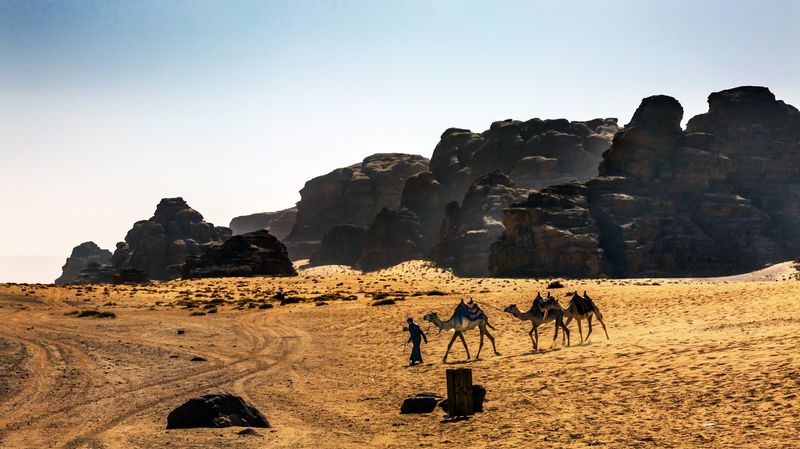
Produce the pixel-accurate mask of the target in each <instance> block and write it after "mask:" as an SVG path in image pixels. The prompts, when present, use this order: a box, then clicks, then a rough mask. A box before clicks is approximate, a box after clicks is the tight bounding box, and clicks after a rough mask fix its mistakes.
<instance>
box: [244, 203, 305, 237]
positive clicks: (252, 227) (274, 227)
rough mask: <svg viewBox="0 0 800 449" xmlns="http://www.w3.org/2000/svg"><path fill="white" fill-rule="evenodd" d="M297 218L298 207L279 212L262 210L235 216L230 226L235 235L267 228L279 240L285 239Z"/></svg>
mask: <svg viewBox="0 0 800 449" xmlns="http://www.w3.org/2000/svg"><path fill="white" fill-rule="evenodd" d="M296 218H297V208H296V207H292V208H289V209H284V210H280V211H277V212H260V213H257V214H250V215H243V216H240V217H234V218H233V220H231V225H230V228H231V231H233V235H241V234H247V233H248V232H253V231H259V230H261V229H266V230H267V231H269V233H270V234H272V235H273V236H275V238H277V239H278V240H284V239H285V238H286V237H287V236H288V235H289V233H290V232H292V227H294V223H295V219H296Z"/></svg>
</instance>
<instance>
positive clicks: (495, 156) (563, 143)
mask: <svg viewBox="0 0 800 449" xmlns="http://www.w3.org/2000/svg"><path fill="white" fill-rule="evenodd" d="M617 130H618V127H617V120H616V119H614V118H609V119H595V120H591V121H587V122H569V121H567V120H565V119H558V120H541V119H531V120H528V121H525V122H522V121H519V120H504V121H499V122H495V123H492V125H491V127H490V128H489V129H488V130H487V131H484V132H483V133H474V132H472V131H470V130H467V129H460V128H450V129H448V130H446V131H445V132H444V133H443V134H442V136H441V140H440V141H439V144H438V145H436V148H435V149H434V151H433V156H432V157H431V163H430V171H429V172H427V173H420V174H418V175H416V176H414V177H412V178H410V179H409V180H408V181H407V182H406V186H405V188H404V191H403V198H402V202H401V207H403V208H407V209H409V210H411V211H412V212H414V213H416V214H417V215H418V216H419V219H420V223H421V224H422V227H423V232H424V235H425V238H426V243H427V244H428V245H429V246H433V245H434V244H435V243H437V234H438V232H439V230H440V225H441V222H442V219H443V218H444V209H445V206H446V205H447V204H448V203H449V202H450V201H461V200H463V199H464V196H465V195H466V194H467V191H468V190H469V189H470V186H471V185H472V183H473V182H475V180H476V179H478V178H480V177H481V176H485V175H487V174H489V173H491V172H493V171H500V172H503V173H505V174H506V175H507V176H508V177H509V178H511V179H512V180H513V182H514V185H515V186H516V188H522V189H532V188H542V187H546V186H550V185H554V184H558V183H561V182H567V181H573V180H583V179H588V178H591V177H593V176H595V175H597V168H598V165H599V163H600V161H601V155H602V153H603V152H604V151H606V150H607V149H608V148H609V147H610V146H611V137H612V136H613V134H614V133H615V132H616V131H617ZM486 252H487V253H488V247H487V248H486Z"/></svg>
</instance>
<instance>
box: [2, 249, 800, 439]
mask: <svg viewBox="0 0 800 449" xmlns="http://www.w3.org/2000/svg"><path fill="white" fill-rule="evenodd" d="M774 271H777V273H776V272H774ZM765 276H766V277H765ZM565 284H566V288H563V289H557V290H553V292H554V294H555V295H557V297H559V298H560V299H561V300H562V303H563V304H565V305H566V303H567V297H566V295H567V292H568V291H569V290H574V289H577V290H580V291H583V290H588V292H589V293H590V294H591V295H592V296H593V297H594V298H595V300H596V302H597V303H598V305H599V306H600V308H601V309H602V310H603V313H604V316H605V321H606V323H607V325H608V332H609V334H610V337H611V338H610V340H606V338H605V336H604V335H603V333H602V330H601V329H600V328H599V327H596V328H595V332H594V333H593V334H592V337H591V340H590V342H589V343H587V344H583V345H581V344H579V337H578V332H577V327H576V326H575V324H574V323H573V324H571V325H570V329H571V331H572V338H571V341H572V346H571V347H562V346H561V345H560V344H556V346H555V347H552V346H551V341H552V324H550V325H545V326H543V327H542V328H541V332H540V334H541V347H542V348H543V349H542V350H540V351H538V352H533V351H532V349H531V343H530V340H529V339H528V336H527V332H528V330H529V328H530V324H528V323H523V322H521V321H518V320H516V319H515V318H513V317H512V316H510V315H507V314H505V313H502V312H500V311H499V310H498V309H501V308H503V307H505V306H506V305H508V304H512V303H516V304H519V305H520V308H521V309H523V310H524V309H527V307H528V306H529V304H530V300H531V298H532V295H534V294H535V292H536V291H537V290H538V291H542V292H544V291H545V290H546V285H547V281H545V280H505V279H483V280H481V279H457V278H453V277H452V276H451V275H450V274H449V273H446V272H442V271H439V270H433V269H429V268H426V267H425V266H424V264H422V263H418V262H413V263H407V264H403V265H401V266H398V267H395V268H392V269H388V270H384V271H382V272H377V273H372V274H368V275H365V274H360V273H357V272H354V271H352V270H349V269H345V268H336V267H329V268H315V269H309V270H305V271H303V272H302V273H301V276H299V277H296V278H283V279H269V278H254V279H225V280H200V281H191V282H183V281H175V282H170V283H164V284H155V285H152V286H146V287H141V286H140V287H138V288H136V287H130V286H124V287H115V286H91V287H78V286H74V287H53V286H36V285H34V286H30V285H27V286H23V285H3V286H0V447H3V448H14V447H30V448H45V447H65V448H79V447H89V448H132V447H137V448H138V447H141V448H154V447H166V448H170V447H172V448H187V447H197V448H207V447H226V448H227V447H230V448H234V447H237V448H238V447H244V448H257V447H291V448H304V447H307V448H316V447H331V448H333V447H391V448H407V447H443V446H449V447H452V446H458V447H475V448H482V447H489V446H491V447H493V448H516V447H583V446H603V447H654V448H656V447H658V448H662V447H664V448H668V447H704V448H717V447H719V448H722V447H758V448H796V447H798V445H799V444H800V443H799V442H798V441H799V440H798V439H799V438H800V436H799V434H798V432H800V398H798V392H800V343H799V342H798V336H800V282H798V280H797V278H796V274H795V272H794V271H793V270H792V268H791V266H790V265H788V264H787V265H786V266H784V267H782V268H780V269H777V268H773V269H772V271H769V273H768V274H766V275H765V274H763V273H762V274H753V275H750V276H744V277H742V276H739V277H733V278H721V279H692V280H626V281H620V280H587V281H566V282H565ZM278 291H283V292H284V294H285V295H286V296H289V297H297V298H302V299H303V301H302V302H300V303H297V304H288V305H283V306H281V305H279V304H278V301H277V300H275V299H271V296H273V295H274V294H275V293H277V292H278ZM432 291H438V292H441V293H444V295H436V296H429V295H428V293H430V292H432ZM383 292H388V293H390V297H391V298H398V299H400V298H402V299H401V300H398V301H397V303H396V304H394V305H386V306H379V307H375V306H371V304H372V303H373V302H374V300H373V299H372V297H373V296H374V294H376V293H383ZM335 293H338V294H341V295H342V296H348V295H355V296H356V298H357V299H355V300H341V299H334V298H330V297H329V298H323V301H324V302H325V303H327V304H325V305H317V304H316V303H317V302H318V301H314V300H313V299H311V298H314V297H318V296H320V295H326V294H335ZM467 296H471V297H474V298H475V300H476V301H478V302H479V303H480V304H482V305H483V306H484V309H485V310H486V312H487V313H488V315H489V316H490V318H491V321H492V323H493V324H494V326H496V328H497V330H496V331H494V335H495V337H496V338H497V343H498V350H499V351H500V353H501V355H494V354H493V353H492V351H491V347H490V346H489V345H488V343H487V346H485V347H484V350H483V352H482V353H481V359H480V360H477V361H470V362H465V353H464V350H463V348H462V347H461V346H460V345H454V349H453V351H452V353H451V357H450V361H451V362H453V363H452V364H447V365H445V364H443V363H442V362H441V358H442V356H443V354H444V350H445V347H446V344H447V341H448V340H449V337H450V334H448V333H446V332H442V333H441V334H439V333H437V331H436V330H435V329H430V330H429V333H428V336H429V340H430V343H429V344H428V345H426V346H424V347H423V355H424V356H425V358H426V363H425V364H424V365H422V366H419V367H413V368H409V367H406V363H407V357H408V350H409V348H408V347H407V346H405V345H404V342H405V340H406V338H407V337H406V334H405V333H404V332H403V325H404V324H405V319H406V317H407V316H408V315H413V316H414V317H416V318H417V320H418V321H420V322H421V317H422V315H423V314H424V313H426V312H428V311H432V310H435V311H438V312H439V314H440V315H447V316H449V314H450V313H451V312H452V309H453V307H454V306H455V304H456V303H457V301H458V299H459V298H461V297H467ZM262 304H272V305H273V306H274V307H272V308H267V307H268V306H266V305H262ZM187 307H188V308H187ZM95 309H99V310H102V311H110V312H114V313H115V314H116V318H115V319H108V318H107V319H99V318H78V317H76V316H75V315H74V314H69V313H70V312H74V311H79V310H95ZM211 310H216V311H217V312H216V313H207V314H205V315H200V314H198V311H206V312H208V311H211ZM192 313H194V315H192ZM179 328H180V329H184V330H185V334H184V335H178V332H177V330H178V329H179ZM427 328H428V326H427V323H425V324H423V329H427ZM584 332H586V326H584ZM477 337H478V336H477V333H476V332H475V331H473V332H472V333H470V334H467V341H468V343H469V344H470V349H471V351H472V352H473V355H474V353H475V352H477V339H478V338H477ZM559 340H560V338H559ZM194 356H202V357H204V358H206V359H207V361H205V362H192V361H190V359H191V358H192V357H194ZM454 366H456V367H469V368H472V369H473V377H474V380H475V382H476V383H480V384H482V385H484V386H485V387H486V388H487V389H488V395H487V403H486V405H485V411H484V412H483V413H481V414H477V415H475V416H474V417H472V418H471V419H469V420H465V421H458V422H449V421H446V420H444V419H443V418H444V415H443V413H442V412H441V411H440V410H438V409H437V410H436V411H435V412H434V413H432V414H428V415H400V414H399V413H398V412H399V407H400V404H401V402H402V400H403V399H404V398H405V397H406V396H408V395H412V394H414V393H417V392H422V391H433V392H438V393H440V394H444V393H445V385H444V379H445V369H447V368H448V367H454ZM220 391H230V392H233V393H235V394H238V395H241V396H243V397H244V398H245V399H246V400H248V401H249V402H251V403H252V404H253V405H255V406H256V407H257V408H259V409H260V410H261V411H262V412H263V413H264V414H265V415H266V416H267V418H268V419H269V421H270V422H271V424H272V426H273V427H272V429H259V430H258V432H259V433H260V435H259V436H241V435H238V434H237V432H239V431H240V430H241V428H226V429H193V430H170V431H167V430H165V425H166V416H167V414H168V413H169V411H170V410H172V409H173V408H175V407H176V406H178V405H180V404H181V403H183V402H184V401H185V400H187V399H188V398H190V397H192V396H193V395H200V394H205V393H213V392H220Z"/></svg>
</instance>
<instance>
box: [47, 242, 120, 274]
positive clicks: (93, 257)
mask: <svg viewBox="0 0 800 449" xmlns="http://www.w3.org/2000/svg"><path fill="white" fill-rule="evenodd" d="M110 261H111V251H109V250H107V249H102V248H100V247H99V246H97V244H96V243H94V242H84V243H81V244H80V245H78V246H76V247H75V248H73V249H72V254H70V256H69V258H67V262H66V263H65V264H64V266H63V267H62V268H61V270H62V273H61V276H59V278H58V279H56V280H55V284H56V285H63V284H73V283H76V282H79V281H80V274H81V271H82V270H84V269H85V268H86V267H87V266H89V265H90V264H95V265H107V264H108V263H109V262H110Z"/></svg>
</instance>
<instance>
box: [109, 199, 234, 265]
mask: <svg viewBox="0 0 800 449" xmlns="http://www.w3.org/2000/svg"><path fill="white" fill-rule="evenodd" d="M230 237H231V231H230V229H228V228H225V227H219V226H214V225H213V224H211V223H207V222H206V221H205V220H203V216H202V215H201V214H200V213H199V212H197V211H196V210H194V209H192V208H191V207H189V205H188V204H187V203H186V201H184V200H183V198H164V199H162V200H161V202H159V203H158V206H157V207H156V211H155V213H154V214H153V216H152V217H151V218H150V219H149V220H142V221H138V222H136V223H134V225H133V228H131V230H130V231H128V234H127V235H126V236H125V241H124V242H119V243H117V249H116V251H114V255H113V256H112V258H111V265H112V266H113V267H114V269H115V271H121V270H123V269H125V270H140V271H142V272H143V273H144V275H145V276H146V277H147V278H149V279H154V280H169V279H175V278H177V277H179V276H180V274H181V271H182V269H183V264H184V263H185V262H186V258H187V257H189V256H200V255H201V254H202V252H203V246H204V245H206V244H209V243H212V242H222V241H224V240H226V239H228V238H230Z"/></svg>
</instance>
